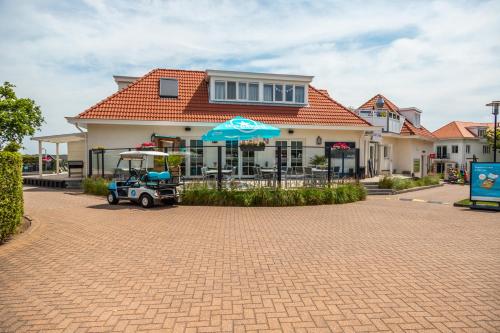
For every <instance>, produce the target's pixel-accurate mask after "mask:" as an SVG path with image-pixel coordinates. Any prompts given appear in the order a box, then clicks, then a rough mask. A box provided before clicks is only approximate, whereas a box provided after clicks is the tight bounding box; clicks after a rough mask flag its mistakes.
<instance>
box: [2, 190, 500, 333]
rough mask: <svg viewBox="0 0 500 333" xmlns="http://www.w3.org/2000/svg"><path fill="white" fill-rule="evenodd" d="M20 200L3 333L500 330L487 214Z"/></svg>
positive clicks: (405, 204) (498, 285) (408, 207)
mask: <svg viewBox="0 0 500 333" xmlns="http://www.w3.org/2000/svg"><path fill="white" fill-rule="evenodd" d="M428 191H432V190H428ZM437 191H449V193H451V194H450V196H453V195H454V194H453V193H454V192H453V191H455V190H454V188H450V187H445V188H444V189H438V190H437ZM427 193H433V192H427ZM414 195H415V197H417V196H418V194H414ZM25 201H26V211H27V213H29V214H30V215H31V216H32V217H33V218H34V219H35V221H36V222H35V226H34V228H33V230H32V231H31V232H30V233H29V234H26V235H22V236H20V237H19V238H17V239H14V240H13V241H12V242H10V243H8V244H6V245H3V246H1V247H0V332H28V331H30V332H42V331H43V332H132V331H152V332H154V331H157V332H244V331H245V332H281V331H285V332H389V331H393V332H403V331H406V332H499V331H500V218H499V215H497V214H492V213H484V212H477V211H469V210H466V209H461V208H455V207H451V206H444V205H432V204H428V203H422V202H411V201H399V200H385V199H384V198H373V199H369V200H367V201H366V202H360V203H354V204H347V205H339V206H319V207H291V208H221V207H176V208H155V209H151V210H144V209H141V208H139V207H137V206H133V205H128V204H124V205H119V206H117V207H110V206H108V205H107V204H105V202H104V200H103V199H101V198H96V197H92V196H86V195H69V194H64V193H63V192H58V191H55V190H36V189H28V190H26V191H25Z"/></svg>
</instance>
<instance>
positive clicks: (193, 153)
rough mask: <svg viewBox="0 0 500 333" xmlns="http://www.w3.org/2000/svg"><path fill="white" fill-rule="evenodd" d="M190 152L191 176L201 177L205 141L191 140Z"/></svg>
mask: <svg viewBox="0 0 500 333" xmlns="http://www.w3.org/2000/svg"><path fill="white" fill-rule="evenodd" d="M189 148H190V149H189V151H190V155H189V157H190V161H189V166H190V171H191V173H190V174H191V176H199V175H201V168H202V167H203V141H202V140H190V142H189Z"/></svg>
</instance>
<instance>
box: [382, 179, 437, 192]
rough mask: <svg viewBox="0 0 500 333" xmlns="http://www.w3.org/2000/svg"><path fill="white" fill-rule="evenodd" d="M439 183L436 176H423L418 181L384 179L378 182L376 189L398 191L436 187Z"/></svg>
mask: <svg viewBox="0 0 500 333" xmlns="http://www.w3.org/2000/svg"><path fill="white" fill-rule="evenodd" d="M439 181H440V179H439V177H438V176H425V177H422V178H419V179H411V178H397V177H384V178H383V179H381V180H379V182H378V188H388V189H393V190H396V191H400V190H406V189H409V188H413V187H420V186H429V185H438V184H439Z"/></svg>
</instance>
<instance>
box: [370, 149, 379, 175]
mask: <svg viewBox="0 0 500 333" xmlns="http://www.w3.org/2000/svg"><path fill="white" fill-rule="evenodd" d="M377 147H378V144H377V143H370V148H369V151H370V153H369V160H368V167H369V170H368V171H369V172H370V174H371V176H376V175H378V149H377Z"/></svg>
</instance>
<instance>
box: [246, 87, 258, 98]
mask: <svg viewBox="0 0 500 333" xmlns="http://www.w3.org/2000/svg"><path fill="white" fill-rule="evenodd" d="M248 100H249V101H258V100H259V84H258V83H250V84H249V85H248Z"/></svg>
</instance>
